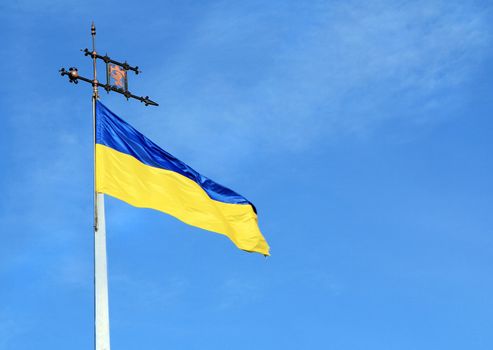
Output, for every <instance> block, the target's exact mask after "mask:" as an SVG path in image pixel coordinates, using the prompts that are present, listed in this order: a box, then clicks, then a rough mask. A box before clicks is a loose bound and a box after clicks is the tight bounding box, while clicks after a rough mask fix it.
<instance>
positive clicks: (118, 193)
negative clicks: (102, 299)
mask: <svg viewBox="0 0 493 350" xmlns="http://www.w3.org/2000/svg"><path fill="white" fill-rule="evenodd" d="M95 181H96V191H97V192H99V193H106V194H108V195H110V196H113V197H115V198H118V199H120V200H122V201H125V202H127V203H129V204H131V205H133V206H136V207H141V208H152V209H156V210H159V211H162V212H164V213H167V214H169V215H172V216H174V217H176V218H177V219H179V220H181V221H183V222H185V223H187V224H189V225H192V226H196V227H200V228H202V229H205V230H209V231H213V232H217V233H220V234H223V235H225V236H227V237H229V239H231V240H232V241H233V243H234V244H235V245H236V246H237V247H238V248H240V249H243V250H246V251H249V252H258V253H261V254H264V255H269V245H268V244H267V242H266V241H265V239H264V237H263V236H262V233H261V232H260V230H259V228H258V222H257V214H256V210H255V207H254V206H253V204H252V203H250V202H249V201H248V200H247V199H246V198H245V197H243V196H241V195H239V194H238V193H236V192H234V191H232V190H230V189H229V188H226V187H224V186H222V185H220V184H218V183H216V182H214V181H212V180H211V179H209V178H207V177H205V176H203V175H201V174H199V173H198V172H197V171H195V170H194V169H192V168H191V167H189V166H188V165H186V164H185V163H183V162H182V161H180V160H178V159H176V158H175V157H173V156H172V155H171V154H169V153H168V152H166V151H164V150H163V149H161V148H160V147H159V146H157V145H156V144H155V143H153V142H152V141H151V140H149V139H148V138H147V137H145V136H144V135H142V134H141V133H140V132H138V131H137V130H135V129H134V128H133V127H132V126H131V125H129V124H128V123H126V122H125V121H124V120H122V119H121V118H119V117H118V116H117V115H115V114H114V113H113V112H111V111H110V110H109V109H108V108H106V107H105V106H104V105H103V104H102V103H101V102H99V101H96V179H95Z"/></svg>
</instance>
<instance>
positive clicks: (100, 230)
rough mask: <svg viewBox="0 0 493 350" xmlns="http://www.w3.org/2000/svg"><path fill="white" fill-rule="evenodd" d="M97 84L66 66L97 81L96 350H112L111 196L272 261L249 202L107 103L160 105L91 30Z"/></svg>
mask: <svg viewBox="0 0 493 350" xmlns="http://www.w3.org/2000/svg"><path fill="white" fill-rule="evenodd" d="M91 35H92V50H91V51H89V50H88V49H84V50H82V51H83V52H84V55H85V56H89V57H91V58H92V61H93V79H88V78H85V77H83V76H81V75H79V72H78V70H77V68H75V67H71V68H69V69H68V70H65V69H64V68H62V69H61V70H60V73H61V75H62V76H64V75H66V76H68V78H69V81H70V82H71V83H74V84H77V83H78V82H79V81H84V82H87V83H90V84H91V85H92V87H93V90H92V112H93V137H94V140H93V141H94V284H95V285H94V307H95V314H94V317H95V349H96V350H110V331H109V329H110V328H109V307H108V269H107V258H106V224H105V211H104V194H109V195H111V196H112V197H115V198H118V199H120V200H123V201H125V202H127V203H129V204H131V205H133V206H136V207H142V208H152V209H155V210H158V211H161V212H164V213H166V214H169V215H172V216H174V217H175V218H177V219H179V220H181V221H183V222H185V223H187V224H189V225H193V226H196V227H200V228H202V229H205V230H209V231H213V232H217V233H220V234H223V235H225V236H227V237H228V238H229V239H230V240H231V241H232V242H233V243H234V244H235V245H236V246H237V247H238V248H240V249H242V250H245V251H248V252H257V253H261V254H263V255H266V256H267V255H269V245H268V244H267V242H266V241H265V239H264V237H263V235H262V233H261V232H260V230H259V228H258V221H257V211H256V209H255V207H254V205H253V204H252V203H251V202H250V201H248V200H247V199H246V198H245V197H243V196H241V195H240V194H238V193H236V192H234V191H232V190H231V189H229V188H227V187H224V186H222V185H220V184H218V183H217V182H214V181H213V180H211V179H209V178H208V177H206V176H204V175H202V174H200V173H198V172H197V171H195V170H194V169H193V168H191V167H189V166H188V165H187V164H185V163H183V162H182V161H180V160H179V159H177V158H175V157H174V156H172V155H171V154H169V153H168V152H166V151H164V150H163V149H161V148H160V147H159V146H158V145H156V144H155V143H153V142H152V141H151V140H149V139H148V138H147V137H146V136H144V135H143V134H141V133H140V132H139V131H137V130H136V129H135V128H133V127H132V126H131V125H130V124H128V123H127V122H125V121H124V120H123V119H121V118H120V117H118V116H117V115H116V114H114V113H113V112H112V111H111V110H109V109H108V108H107V107H106V106H105V105H103V104H102V103H101V102H100V101H99V91H98V87H102V88H104V89H105V90H106V91H107V92H108V93H109V92H110V91H113V92H117V93H119V94H122V95H123V96H125V97H126V98H127V100H128V99H130V98H132V99H136V100H138V101H141V102H142V103H144V104H145V105H146V106H148V105H152V106H158V104H157V103H156V102H154V101H152V100H150V99H149V96H145V97H139V96H137V95H134V94H132V93H131V92H130V91H129V90H128V72H129V71H133V72H134V73H135V74H139V73H140V70H139V68H138V67H132V66H130V65H129V64H128V63H127V62H123V63H122V62H119V61H115V60H113V59H111V58H109V57H108V56H107V55H105V56H102V55H99V54H98V53H97V52H96V43H95V41H96V27H95V26H94V23H93V24H92V26H91ZM98 59H99V60H102V61H103V62H104V63H105V64H106V83H104V84H103V83H101V82H99V81H98V79H97V69H96V68H97V60H98Z"/></svg>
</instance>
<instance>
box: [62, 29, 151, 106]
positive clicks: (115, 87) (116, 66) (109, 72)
mask: <svg viewBox="0 0 493 350" xmlns="http://www.w3.org/2000/svg"><path fill="white" fill-rule="evenodd" d="M91 36H92V50H91V51H90V50H89V49H87V48H86V49H84V50H81V51H82V52H84V56H88V57H91V58H92V60H93V79H88V78H85V77H83V76H81V75H79V71H78V69H77V68H76V67H70V68H69V69H68V70H66V69H65V68H61V69H60V73H61V75H62V76H64V75H66V76H68V78H69V82H70V83H75V84H77V83H78V82H79V80H81V81H85V82H86V83H89V84H91V85H92V86H93V96H94V97H95V98H99V94H98V87H102V88H103V89H105V90H106V92H108V93H109V92H110V91H114V92H117V93H119V94H122V95H123V96H125V97H126V99H127V100H128V99H129V98H133V99H136V100H138V101H140V102H143V103H144V104H145V105H146V106H149V105H151V106H159V105H158V104H157V103H156V102H154V101H152V100H151V99H149V96H145V97H144V96H137V95H134V94H133V93H131V92H130V91H129V90H128V71H133V72H134V73H135V74H139V73H142V72H141V71H140V70H139V67H138V66H135V67H134V66H131V65H129V64H128V63H127V62H126V61H125V62H123V63H122V62H120V61H116V60H113V59H111V58H110V57H108V55H104V56H102V55H100V54H98V53H97V52H96V26H95V25H94V22H92V25H91ZM98 59H99V60H102V61H103V62H104V63H105V64H106V84H103V83H101V82H99V81H98V80H97V71H96V66H97V60H98Z"/></svg>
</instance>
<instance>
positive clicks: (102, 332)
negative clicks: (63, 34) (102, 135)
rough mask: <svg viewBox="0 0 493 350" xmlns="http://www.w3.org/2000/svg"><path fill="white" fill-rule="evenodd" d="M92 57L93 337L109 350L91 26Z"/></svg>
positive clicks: (103, 349) (93, 29) (93, 31)
mask: <svg viewBox="0 0 493 350" xmlns="http://www.w3.org/2000/svg"><path fill="white" fill-rule="evenodd" d="M91 35H92V57H93V73H94V79H93V94H92V113H93V153H94V156H93V157H94V333H95V350H110V320H109V306H108V268H107V262H106V220H105V216H104V195H103V194H102V193H97V192H96V100H97V99H98V97H99V96H98V81H97V77H96V43H95V41H96V27H95V26H94V22H93V23H92V26H91Z"/></svg>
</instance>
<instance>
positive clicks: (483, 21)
mask: <svg viewBox="0 0 493 350" xmlns="http://www.w3.org/2000/svg"><path fill="white" fill-rule="evenodd" d="M195 25H196V26H195V27H192V29H191V30H192V32H193V33H194V35H193V36H189V37H187V38H184V40H186V42H185V45H183V46H182V47H181V51H180V52H178V53H173V54H172V55H171V58H167V67H165V68H164V69H162V70H161V73H160V74H159V75H158V76H159V79H160V80H161V81H164V83H163V82H159V83H158V85H159V86H161V92H162V95H163V96H165V98H166V101H165V103H164V106H163V108H164V110H165V115H166V116H169V119H172V120H173V121H169V120H163V119H168V117H166V118H163V117H162V115H159V116H157V115H156V117H155V118H154V117H151V118H150V119H149V126H147V128H150V125H153V127H152V129H154V130H156V126H158V127H159V126H160V127H161V128H160V129H159V130H170V131H169V132H168V133H166V132H164V133H162V134H161V135H162V136H161V137H162V140H165V141H166V143H168V144H170V143H171V142H170V138H171V139H172V141H173V142H172V143H173V144H174V145H177V147H179V148H180V149H185V150H187V152H188V151H191V149H192V148H193V149H200V148H203V149H206V151H205V152H210V154H211V155H214V156H215V157H218V158H222V159H228V160H231V154H235V155H239V157H243V156H245V157H247V155H249V154H252V153H253V154H254V152H253V151H254V150H256V149H262V150H277V151H280V150H286V149H288V150H296V149H306V147H309V146H311V145H313V144H314V142H319V141H320V140H327V137H332V136H334V135H336V134H340V133H342V134H358V135H367V134H371V133H372V132H373V130H375V129H378V127H379V126H380V125H382V123H384V122H386V121H389V120H401V121H404V122H405V123H407V124H408V125H413V124H416V123H423V122H425V123H433V122H438V121H443V118H445V117H444V116H442V114H443V115H447V112H450V111H452V110H453V109H454V108H457V107H460V106H461V105H463V104H464V103H465V102H466V101H464V97H463V96H462V95H461V92H458V91H457V89H458V88H460V87H463V86H464V84H467V83H470V82H471V74H472V73H473V72H474V70H475V69H477V67H478V66H479V65H480V64H481V63H482V60H484V52H485V49H486V48H487V47H488V46H489V45H490V43H491V35H490V31H489V29H488V28H489V23H488V21H487V18H486V15H485V10H483V9H481V8H478V7H475V6H474V5H472V4H470V3H464V2H448V1H417V2H394V1H383V0H382V1H378V0H377V1H369V2H360V1H350V2H344V3H343V4H334V3H329V2H325V1H319V2H309V3H297V4H287V3H286V4H279V3H276V4H275V6H274V4H272V5H268V4H262V5H261V6H260V5H258V6H255V5H252V4H248V5H244V6H243V7H242V6H228V4H227V3H220V4H219V5H216V6H211V8H210V9H209V10H208V11H205V12H204V20H203V21H202V22H200V23H196V24H195ZM242 67H244V69H243V70H242V69H241V68H242ZM437 112H439V113H437ZM440 112H443V113H440ZM172 130H175V131H176V130H179V133H178V132H174V131H172ZM163 134H165V135H163ZM174 134H179V135H180V136H179V137H178V136H175V135H174ZM157 137H158V138H159V137H160V136H157ZM191 140H193V142H191ZM216 140H217V142H215V141H216ZM224 145H227V147H225V146H224ZM190 153H193V152H190ZM194 161H195V160H194ZM197 161H198V162H199V163H200V160H197Z"/></svg>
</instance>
